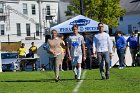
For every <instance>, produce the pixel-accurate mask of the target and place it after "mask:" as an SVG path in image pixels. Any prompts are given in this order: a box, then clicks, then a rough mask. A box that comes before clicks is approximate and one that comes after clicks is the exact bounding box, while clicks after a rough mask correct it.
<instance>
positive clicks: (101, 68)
mask: <svg viewBox="0 0 140 93" xmlns="http://www.w3.org/2000/svg"><path fill="white" fill-rule="evenodd" d="M97 59H98V62H99V69H100V73H101V77H102V79H105V74H104V61H103V58H102V53H100V52H97Z"/></svg>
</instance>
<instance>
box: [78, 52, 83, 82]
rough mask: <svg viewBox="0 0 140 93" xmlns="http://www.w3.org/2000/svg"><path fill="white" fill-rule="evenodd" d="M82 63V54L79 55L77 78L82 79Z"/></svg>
mask: <svg viewBox="0 0 140 93" xmlns="http://www.w3.org/2000/svg"><path fill="white" fill-rule="evenodd" d="M81 63H82V55H79V56H78V57H77V69H78V70H77V79H78V80H79V79H81V72H82V69H81Z"/></svg>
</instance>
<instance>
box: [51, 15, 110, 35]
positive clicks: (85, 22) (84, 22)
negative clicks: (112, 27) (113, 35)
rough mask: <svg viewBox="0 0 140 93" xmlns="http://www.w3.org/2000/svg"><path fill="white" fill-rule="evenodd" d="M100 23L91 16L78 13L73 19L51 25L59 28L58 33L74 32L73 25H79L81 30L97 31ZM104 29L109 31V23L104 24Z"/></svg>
mask: <svg viewBox="0 0 140 93" xmlns="http://www.w3.org/2000/svg"><path fill="white" fill-rule="evenodd" d="M98 23H99V22H97V21H94V20H92V19H90V18H87V17H85V16H83V15H78V16H76V17H74V18H72V19H69V20H67V21H65V22H63V23H60V24H58V25H56V26H54V27H51V29H50V30H53V29H55V30H57V32H58V33H72V29H71V28H72V26H73V25H78V26H79V32H95V31H96V32H97V31H98ZM104 30H105V31H107V32H108V31H109V28H108V25H106V24H104Z"/></svg>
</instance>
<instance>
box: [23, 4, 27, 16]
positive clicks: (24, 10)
mask: <svg viewBox="0 0 140 93" xmlns="http://www.w3.org/2000/svg"><path fill="white" fill-rule="evenodd" d="M23 14H28V9H27V4H26V3H23Z"/></svg>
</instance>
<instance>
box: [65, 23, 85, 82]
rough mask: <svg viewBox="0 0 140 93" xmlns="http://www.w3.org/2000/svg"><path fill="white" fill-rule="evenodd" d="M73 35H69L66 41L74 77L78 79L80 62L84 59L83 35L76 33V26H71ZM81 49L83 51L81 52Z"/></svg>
mask: <svg viewBox="0 0 140 93" xmlns="http://www.w3.org/2000/svg"><path fill="white" fill-rule="evenodd" d="M72 31H73V35H71V36H69V39H68V42H67V45H68V47H67V50H68V57H69V59H70V60H71V61H72V67H73V72H74V74H75V79H77V81H79V80H80V79H81V78H80V77H81V63H82V58H83V61H85V59H86V55H85V41H84V37H83V36H82V35H80V34H79V33H78V26H77V25H74V26H73V27H72ZM82 51H83V52H82Z"/></svg>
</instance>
